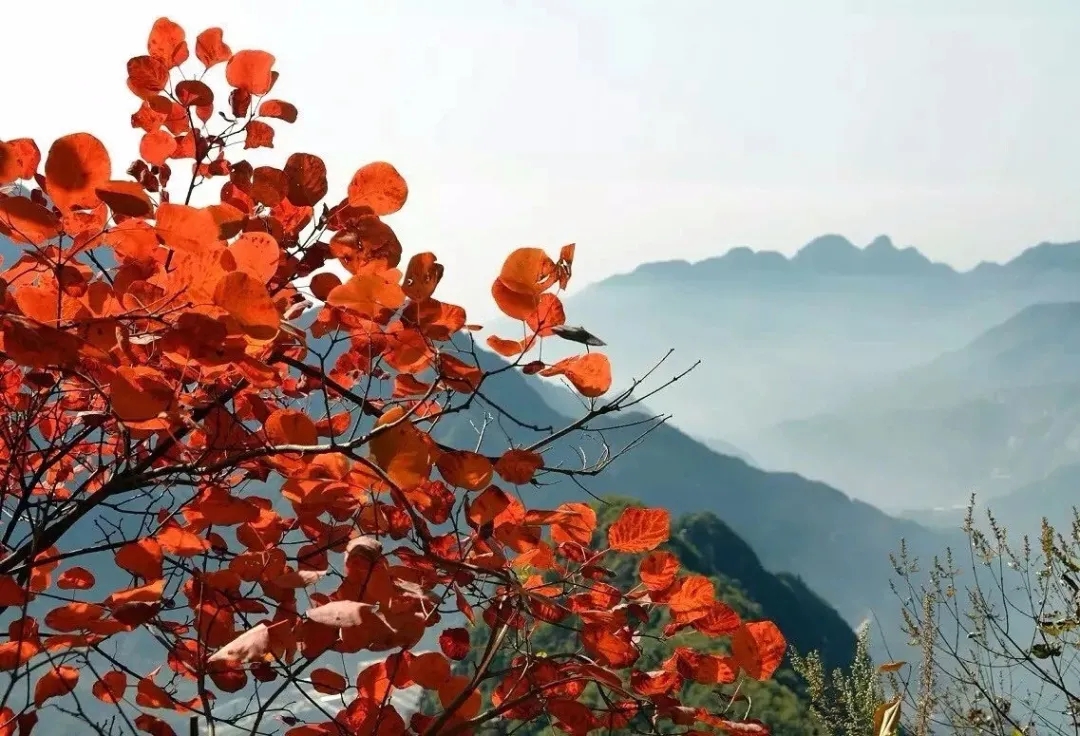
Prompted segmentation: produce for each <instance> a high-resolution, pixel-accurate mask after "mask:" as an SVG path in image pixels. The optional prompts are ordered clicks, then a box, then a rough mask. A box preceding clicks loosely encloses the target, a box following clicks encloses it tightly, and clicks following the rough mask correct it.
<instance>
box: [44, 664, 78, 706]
mask: <svg viewBox="0 0 1080 736" xmlns="http://www.w3.org/2000/svg"><path fill="white" fill-rule="evenodd" d="M78 682H79V671H78V670H77V669H75V668H74V667H72V666H70V665H66V664H62V665H60V666H59V667H53V668H52V669H50V670H49V671H48V672H46V673H45V674H44V675H42V676H41V677H39V678H38V681H37V684H36V685H34V705H35V706H37V707H38V708H40V707H41V706H42V705H43V704H44V703H45V701H46V700H48V699H49V698H56V697H59V696H61V695H67V694H68V693H70V692H71V691H72V690H74V689H75V685H76V684H77V683H78Z"/></svg>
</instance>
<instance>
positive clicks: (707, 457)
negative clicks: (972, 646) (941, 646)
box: [439, 353, 957, 624]
mask: <svg viewBox="0 0 1080 736" xmlns="http://www.w3.org/2000/svg"><path fill="white" fill-rule="evenodd" d="M481 358H482V361H481V362H482V364H483V365H484V366H485V367H486V368H489V369H490V368H494V367H496V366H501V365H505V363H503V361H501V359H499V358H497V357H495V356H492V355H490V354H487V353H481ZM533 384H535V381H534V380H532V379H529V380H526V379H525V377H523V376H522V375H521V374H520V373H519V372H517V371H504V372H502V373H499V374H498V375H496V376H494V377H493V378H492V379H491V381H490V383H485V385H484V387H483V393H484V395H485V397H487V399H488V400H490V401H492V402H494V403H496V404H500V405H502V406H503V407H504V408H505V409H507V410H508V411H509V412H510V413H511V414H512V415H513V416H518V417H528V418H529V421H530V423H531V424H533V425H535V426H536V427H538V428H539V429H540V430H541V431H535V430H533V429H528V428H525V427H521V426H519V425H515V424H514V423H512V422H506V421H504V422H501V423H500V424H499V426H497V427H496V426H494V425H489V426H487V427H486V428H485V429H484V435H483V439H482V441H481V444H480V447H481V450H482V451H483V450H485V449H487V448H490V449H491V451H493V452H495V451H499V448H501V447H505V442H506V435H509V436H510V438H511V439H512V440H513V441H514V442H515V443H518V444H525V443H529V442H531V441H535V439H537V438H539V437H542V436H545V435H547V434H550V432H551V431H552V428H554V429H558V428H560V427H563V426H565V425H567V424H568V423H570V421H571V419H570V418H568V417H564V416H560V415H558V414H557V413H555V412H554V411H552V410H551V409H550V407H549V406H548V405H547V404H546V403H545V402H544V401H543V400H542V399H541V398H540V396H539V395H538V394H537V392H536V391H535V390H534V388H533ZM643 390H648V386H646V387H645V388H644V389H643ZM665 396H666V393H665V392H662V393H661V394H659V395H658V396H656V397H654V398H653V399H652V401H653V403H654V404H657V405H663V403H664V398H665ZM484 404H486V401H481V402H479V403H478V405H477V406H476V407H475V408H474V410H473V412H472V416H464V415H463V416H459V417H457V418H456V419H455V420H454V421H453V422H446V423H444V424H441V425H440V429H439V434H440V435H441V436H442V437H443V438H446V439H452V441H453V442H454V444H456V445H459V446H461V445H467V444H474V443H476V442H477V440H478V438H479V432H478V428H479V427H481V426H482V417H483V415H484V413H485V412H486V411H490V409H489V407H485V406H484ZM645 419H646V417H644V416H642V415H637V416H636V417H634V416H633V415H627V414H618V415H614V416H609V417H602V418H600V419H598V420H595V421H593V422H590V423H589V425H588V427H589V431H575V432H571V433H569V434H568V435H566V436H565V437H563V438H562V439H561V440H560V441H558V442H555V443H553V445H552V446H551V447H550V448H549V450H548V451H547V452H546V453H545V457H546V459H547V463H548V464H549V465H552V464H560V463H561V464H562V465H563V466H564V467H570V466H577V467H580V466H581V462H582V461H581V456H580V454H579V450H580V451H583V452H584V453H585V455H586V456H587V457H588V458H590V459H596V458H597V457H598V456H599V455H600V453H601V452H602V451H603V448H604V446H605V444H606V446H608V447H610V448H612V450H614V451H618V450H619V449H620V448H623V447H625V446H627V445H629V444H632V443H634V442H636V441H637V440H638V438H639V437H640V435H641V434H642V426H643V425H642V424H641V422H642V421H644V420H645ZM635 421H636V422H637V423H636V424H635ZM542 482H543V483H544V485H542V486H541V487H539V488H525V489H523V490H522V495H523V496H524V500H525V501H526V504H527V505H533V506H536V507H541V508H551V507H552V506H553V505H555V504H557V503H560V502H561V501H564V500H568V499H572V500H583V497H584V493H583V490H582V489H583V488H584V489H585V490H587V491H589V492H591V493H594V494H596V495H604V494H607V493H612V492H614V493H618V494H620V495H624V496H628V497H632V498H634V499H636V500H638V501H641V502H642V503H644V504H646V505H650V506H661V507H664V508H666V509H668V510H669V511H671V513H672V514H673V515H680V514H686V513H693V512H701V511H707V512H712V513H714V514H716V516H717V517H719V518H720V519H722V520H723V522H724V523H725V524H727V525H729V526H730V527H731V529H732V530H733V531H734V532H735V534H737V535H738V536H739V537H741V538H742V539H744V540H746V542H747V543H748V544H749V545H750V547H751V548H752V549H753V550H754V552H755V553H756V554H757V556H758V558H759V559H760V560H761V563H762V565H763V566H764V567H765V568H766V569H769V570H785V571H788V572H790V573H791V574H793V575H796V576H798V577H800V578H801V579H802V580H804V581H805V582H806V584H807V585H808V586H809V587H810V588H811V589H813V590H814V591H816V592H817V593H818V594H820V595H822V596H823V597H824V598H825V600H827V601H829V603H830V604H831V605H832V606H834V607H835V608H836V609H837V610H838V611H840V613H841V614H842V615H843V616H844V618H845V619H846V620H847V621H848V622H849V623H851V624H855V623H858V622H859V621H861V620H863V619H864V617H866V616H867V615H868V614H869V613H870V612H871V611H874V612H876V613H877V614H878V615H879V616H882V617H889V616H891V615H892V614H894V613H895V609H896V607H897V606H896V601H895V599H894V597H893V595H892V593H891V591H890V589H889V579H890V577H891V575H892V567H891V564H890V561H889V555H890V554H891V553H892V552H894V551H895V550H896V549H897V548H898V546H899V543H900V540H901V538H905V539H906V540H907V543H908V546H909V549H911V550H912V551H913V553H915V554H919V553H920V552H921V553H925V554H934V553H938V552H940V551H941V549H943V548H944V546H945V545H946V544H948V543H950V542H954V541H957V540H956V539H955V538H954V537H953V536H951V535H949V534H945V533H937V532H931V531H929V530H927V529H924V528H923V527H920V526H919V525H917V524H915V523H913V522H910V521H904V520H900V519H896V518H893V517H890V516H888V515H886V514H884V513H882V512H880V511H878V510H877V509H875V508H874V507H873V506H870V505H869V504H865V503H862V502H859V501H854V500H852V499H850V498H848V497H847V496H845V495H844V494H843V493H841V492H840V491H838V490H836V489H834V488H831V487H829V486H827V485H824V484H822V483H816V482H813V481H808V480H806V479H805V478H803V477H801V476H798V475H795V474H793V473H768V472H764V471H762V470H759V469H757V468H754V467H751V466H749V465H747V464H746V463H745V462H743V461H742V460H738V459H736V458H732V457H728V456H724V455H719V454H717V453H715V452H713V451H712V450H710V449H708V448H707V447H705V446H704V445H702V444H700V443H698V442H696V441H694V440H693V439H691V438H690V437H689V436H687V435H686V434H685V433H683V432H681V431H680V430H678V429H676V428H674V427H671V426H667V425H661V426H659V427H657V428H656V429H654V430H653V431H651V432H649V433H648V434H647V435H646V436H645V437H644V439H643V440H642V441H640V442H639V443H638V444H636V445H635V446H633V448H632V449H631V450H630V451H629V452H627V453H625V454H622V455H620V456H618V457H617V458H616V459H615V460H614V461H613V462H612V463H611V464H610V465H609V466H608V467H606V468H605V469H604V470H603V472H602V473H600V474H599V475H598V476H596V477H595V478H585V479H584V480H583V481H582V484H581V486H578V485H576V484H575V483H573V482H571V481H568V480H566V479H565V477H564V476H556V477H554V478H552V477H545V478H543V479H542ZM841 571H842V574H839V573H840V572H841Z"/></svg>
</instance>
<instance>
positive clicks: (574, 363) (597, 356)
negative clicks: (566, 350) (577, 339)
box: [540, 353, 611, 399]
mask: <svg viewBox="0 0 1080 736" xmlns="http://www.w3.org/2000/svg"><path fill="white" fill-rule="evenodd" d="M540 375H541V376H566V379H567V380H568V381H570V383H571V384H573V386H574V388H576V389H577V390H578V393H580V394H581V395H582V396H585V397H587V398H590V399H595V398H596V397H597V396H602V395H603V394H605V393H607V391H608V389H610V388H611V363H609V362H608V358H607V356H606V355H604V354H603V353H586V354H585V355H577V356H574V357H572V358H564V359H563V360H560V361H559V362H558V363H556V364H554V365H551V366H548V367H547V368H545V369H543V370H542V371H540Z"/></svg>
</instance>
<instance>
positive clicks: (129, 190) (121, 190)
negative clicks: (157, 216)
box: [94, 136, 171, 217]
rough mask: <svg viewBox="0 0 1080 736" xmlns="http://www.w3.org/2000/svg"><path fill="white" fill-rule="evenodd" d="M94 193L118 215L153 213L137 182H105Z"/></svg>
mask: <svg viewBox="0 0 1080 736" xmlns="http://www.w3.org/2000/svg"><path fill="white" fill-rule="evenodd" d="M170 137H171V136H170ZM94 193H95V194H97V196H98V197H99V198H100V199H101V201H102V202H104V203H105V204H106V205H108V206H109V209H111V210H112V211H113V212H115V213H117V214H119V215H127V216H128V217H149V216H151V215H152V214H153V213H154V203H153V202H151V201H150V196H149V195H148V194H147V193H146V190H145V189H143V188H142V186H140V185H139V184H138V183H137V182H133V181H107V182H105V183H104V184H102V185H101V186H100V187H98V188H97V189H95V190H94Z"/></svg>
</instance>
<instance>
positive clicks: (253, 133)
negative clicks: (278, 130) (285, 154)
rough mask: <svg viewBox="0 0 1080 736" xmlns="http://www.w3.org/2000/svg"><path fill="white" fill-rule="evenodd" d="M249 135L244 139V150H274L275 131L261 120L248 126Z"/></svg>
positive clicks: (253, 121) (254, 121) (251, 122)
mask: <svg viewBox="0 0 1080 736" xmlns="http://www.w3.org/2000/svg"><path fill="white" fill-rule="evenodd" d="M246 131H247V135H246V137H245V138H244V148H245V149H247V148H273V147H274V129H273V128H271V127H270V126H269V125H267V124H266V123H264V122H262V121H259V120H252V121H250V122H249V123H248V124H247V128H246Z"/></svg>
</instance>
